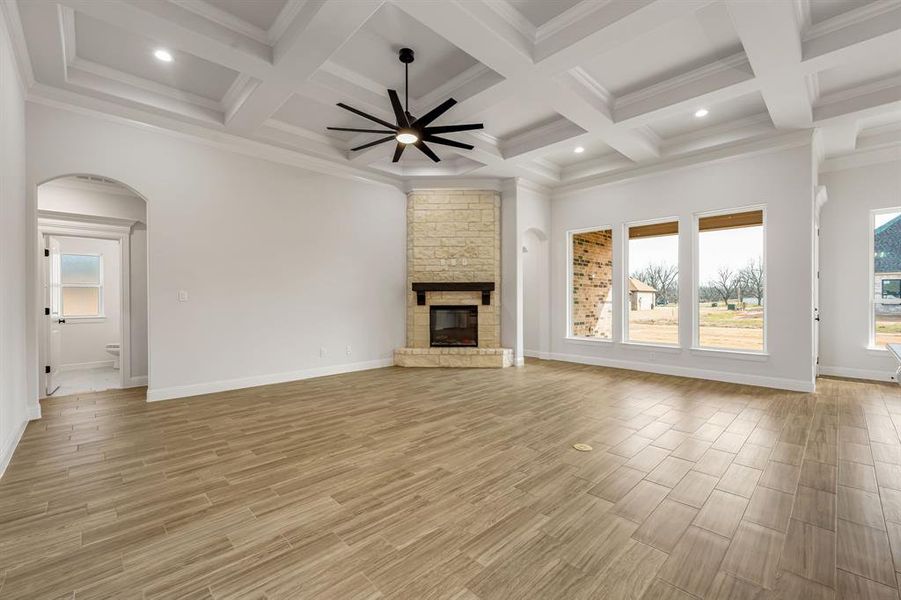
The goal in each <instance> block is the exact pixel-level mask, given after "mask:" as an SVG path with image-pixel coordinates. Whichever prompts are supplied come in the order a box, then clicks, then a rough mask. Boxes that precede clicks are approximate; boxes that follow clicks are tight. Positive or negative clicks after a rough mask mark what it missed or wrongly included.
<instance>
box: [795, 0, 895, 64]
mask: <svg viewBox="0 0 901 600" xmlns="http://www.w3.org/2000/svg"><path fill="white" fill-rule="evenodd" d="M899 42H901V2H898V1H897V0H885V1H882V2H873V3H870V4H866V5H864V6H861V7H859V8H856V9H852V10H850V11H848V12H845V13H842V14H840V15H838V16H836V17H833V18H831V19H829V20H827V21H823V22H822V23H817V24H816V25H814V26H813V27H811V28H810V29H808V30H807V31H806V32H805V34H804V41H803V65H804V69H805V71H806V72H808V73H812V72H817V71H823V70H825V69H828V68H830V67H834V66H839V65H842V64H847V63H848V62H851V61H853V60H867V58H868V57H870V56H873V55H874V54H873V53H879V52H882V51H886V52H895V53H897V52H898V48H899Z"/></svg>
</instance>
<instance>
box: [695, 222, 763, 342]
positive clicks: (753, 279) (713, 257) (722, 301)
mask: <svg viewBox="0 0 901 600" xmlns="http://www.w3.org/2000/svg"><path fill="white" fill-rule="evenodd" d="M697 241H698V249H697V260H698V268H697V278H698V279H697V281H698V308H697V310H698V313H697V315H698V316H697V323H698V329H697V342H698V343H697V345H698V346H700V347H702V348H715V349H724V350H740V351H745V352H763V351H764V350H765V349H766V348H765V342H764V339H765V336H764V324H765V318H766V317H765V308H764V303H765V299H766V270H765V267H766V264H765V260H764V213H763V210H749V211H745V212H740V213H730V214H715V215H703V216H700V217H699V218H698V240H697Z"/></svg>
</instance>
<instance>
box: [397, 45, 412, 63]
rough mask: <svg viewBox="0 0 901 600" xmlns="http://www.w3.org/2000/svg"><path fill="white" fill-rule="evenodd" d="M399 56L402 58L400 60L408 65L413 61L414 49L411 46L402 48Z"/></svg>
mask: <svg viewBox="0 0 901 600" xmlns="http://www.w3.org/2000/svg"><path fill="white" fill-rule="evenodd" d="M398 57H399V58H400V62H402V63H404V64H405V65H408V64H410V63H411V62H413V50H412V49H411V48H401V49H400V53H399V54H398Z"/></svg>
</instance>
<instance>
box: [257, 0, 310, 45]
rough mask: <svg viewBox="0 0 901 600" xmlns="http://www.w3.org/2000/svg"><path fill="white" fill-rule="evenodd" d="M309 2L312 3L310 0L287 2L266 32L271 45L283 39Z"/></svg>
mask: <svg viewBox="0 0 901 600" xmlns="http://www.w3.org/2000/svg"><path fill="white" fill-rule="evenodd" d="M309 4H311V2H310V0H288V2H287V3H285V6H284V7H283V8H282V11H281V12H280V13H278V16H277V17H276V18H275V21H273V22H272V26H271V27H269V31H267V32H266V35H267V36H268V37H269V44H270V45H271V46H273V47H275V46H276V45H277V44H278V43H279V42H280V41H281V39H282V36H283V35H285V32H286V31H288V28H289V27H290V26H291V24H292V23H293V22H294V19H296V18H297V16H298V15H300V13H301V11H302V10H303V9H304V8H306V6H307V5H309Z"/></svg>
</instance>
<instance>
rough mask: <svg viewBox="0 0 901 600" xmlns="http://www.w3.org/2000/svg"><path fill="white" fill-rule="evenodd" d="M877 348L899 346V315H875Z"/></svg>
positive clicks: (900, 320) (900, 325) (900, 335)
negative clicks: (889, 345)
mask: <svg viewBox="0 0 901 600" xmlns="http://www.w3.org/2000/svg"><path fill="white" fill-rule="evenodd" d="M874 341H875V344H876V345H877V346H885V345H886V344H901V315H876V339H875V340H874Z"/></svg>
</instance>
